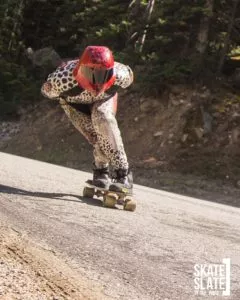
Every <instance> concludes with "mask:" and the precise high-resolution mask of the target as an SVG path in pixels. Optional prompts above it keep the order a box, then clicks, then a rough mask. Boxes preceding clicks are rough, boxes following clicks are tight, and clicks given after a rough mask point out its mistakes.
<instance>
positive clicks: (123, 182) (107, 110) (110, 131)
mask: <svg viewBox="0 0 240 300" xmlns="http://www.w3.org/2000/svg"><path fill="white" fill-rule="evenodd" d="M116 101H117V95H116V96H114V97H112V98H110V99H108V100H102V101H96V102H95V103H94V104H93V106H92V115H91V116H92V124H93V127H94V130H95V132H96V133H97V139H98V144H99V146H100V148H101V150H102V152H103V153H104V155H105V156H106V157H107V158H108V160H109V162H110V164H111V166H112V167H113V169H114V171H115V173H116V182H115V183H114V184H113V185H114V190H117V189H118V190H120V189H122V188H126V189H129V190H130V191H131V190H132V180H131V176H130V174H129V164H128V160H127V156H126V153H125V150H124V145H123V141H122V137H121V133H120V130H119V128H118V124H117V120H116V118H115V108H116ZM111 189H112V185H111Z"/></svg>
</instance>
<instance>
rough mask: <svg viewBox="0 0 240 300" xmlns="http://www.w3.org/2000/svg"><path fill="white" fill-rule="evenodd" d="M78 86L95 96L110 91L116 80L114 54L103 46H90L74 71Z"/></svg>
mask: <svg viewBox="0 0 240 300" xmlns="http://www.w3.org/2000/svg"><path fill="white" fill-rule="evenodd" d="M73 74H74V76H75V79H76V80H77V82H78V84H79V85H80V86H81V87H82V88H84V89H86V90H88V91H90V92H91V93H92V94H93V95H94V96H97V95H99V94H101V93H102V92H104V91H106V90H107V89H109V88H110V87H111V86H112V85H113V84H114V81H115V79H116V76H115V74H114V59H113V55H112V52H111V51H110V50H109V49H108V48H107V47H103V46H88V47H87V48H86V49H85V50H84V52H83V54H82V56H81V57H80V59H79V62H78V64H77V66H76V68H75V69H74V71H73Z"/></svg>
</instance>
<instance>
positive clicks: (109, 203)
mask: <svg viewBox="0 0 240 300" xmlns="http://www.w3.org/2000/svg"><path fill="white" fill-rule="evenodd" d="M117 200H118V196H117V195H116V194H113V193H109V194H106V195H105V196H104V198H103V206H105V207H109V208H114V207H115V205H116V203H117Z"/></svg>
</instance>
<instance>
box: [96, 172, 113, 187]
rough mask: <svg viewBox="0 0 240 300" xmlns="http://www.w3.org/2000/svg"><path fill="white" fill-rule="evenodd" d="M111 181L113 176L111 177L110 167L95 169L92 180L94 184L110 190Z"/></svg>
mask: <svg viewBox="0 0 240 300" xmlns="http://www.w3.org/2000/svg"><path fill="white" fill-rule="evenodd" d="M110 183H111V178H110V177H109V170H108V168H102V169H97V168H94V169H93V181H92V184H93V185H95V186H96V187H99V188H102V189H105V190H108V189H109V185H110Z"/></svg>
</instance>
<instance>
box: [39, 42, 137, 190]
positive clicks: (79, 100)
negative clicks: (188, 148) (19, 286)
mask: <svg viewBox="0 0 240 300" xmlns="http://www.w3.org/2000/svg"><path fill="white" fill-rule="evenodd" d="M132 82H133V72H132V70H131V68H130V67H129V66H127V65H124V64H121V63H119V62H115V61H114V58H113V55H112V52H111V51H110V50H109V49H108V48H107V47H104V46H88V47H87V48H86V49H85V50H84V52H83V54H82V55H81V57H80V58H79V59H76V60H71V61H68V62H66V63H63V64H62V65H60V66H59V67H58V68H57V69H56V70H55V72H53V73H51V74H50V75H49V76H48V78H47V81H46V82H45V83H44V84H43V86H42V88H41V92H42V94H43V95H44V96H45V97H47V98H50V99H53V100H56V101H59V103H60V105H61V107H62V108H63V110H64V111H65V113H66V114H67V116H68V117H69V119H70V120H71V122H72V124H73V125H74V126H75V127H76V129H77V130H79V131H80V132H81V133H82V134H83V136H84V137H85V138H86V139H87V140H88V142H89V143H90V144H92V146H93V156H94V168H93V184H94V185H95V186H97V187H100V188H104V189H109V190H111V191H116V192H118V191H121V190H122V189H124V190H125V191H126V190H127V191H128V192H129V193H131V192H132V187H133V180H132V176H131V172H130V171H129V164H128V159H127V156H126V153H125V150H124V145H123V142H122V138H121V133H120V130H119V128H118V124H117V121H116V118H115V114H116V111H117V101H118V93H117V90H118V88H119V87H122V88H127V87H128V86H129V85H130V84H131V83H132ZM109 165H111V167H112V168H113V169H114V173H115V176H114V178H115V180H114V181H112V180H111V178H110V175H109Z"/></svg>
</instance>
